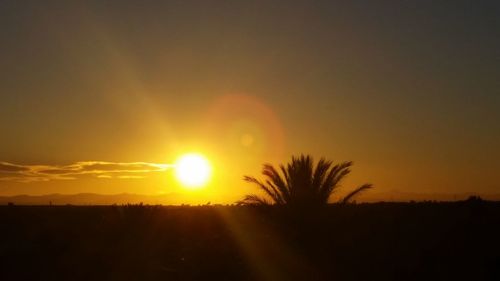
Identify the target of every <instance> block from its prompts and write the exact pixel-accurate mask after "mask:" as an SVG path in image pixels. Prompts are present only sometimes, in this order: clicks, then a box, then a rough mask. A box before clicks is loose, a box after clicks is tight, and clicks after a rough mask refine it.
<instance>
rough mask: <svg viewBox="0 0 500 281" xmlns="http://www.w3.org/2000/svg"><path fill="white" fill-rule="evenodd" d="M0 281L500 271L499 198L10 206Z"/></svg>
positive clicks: (0, 220) (408, 276)
mask: <svg viewBox="0 0 500 281" xmlns="http://www.w3.org/2000/svg"><path fill="white" fill-rule="evenodd" d="M0 225H1V228H2V229H1V232H0V270H1V271H0V272H1V276H2V277H1V278H0V279H1V280H500V241H499V239H500V203H496V202H485V201H481V200H471V201H466V202H455V203H432V202H427V203H376V204H357V205H345V206H341V205H332V206H328V207H326V208H323V209H318V210H314V211H304V210H290V209H286V208H275V207H263V208H258V207H237V206H199V207H187V206H186V207H172V206H137V205H134V206H1V207H0Z"/></svg>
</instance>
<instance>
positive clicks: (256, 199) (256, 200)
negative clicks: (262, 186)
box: [236, 194, 272, 206]
mask: <svg viewBox="0 0 500 281" xmlns="http://www.w3.org/2000/svg"><path fill="white" fill-rule="evenodd" d="M236 205H238V206H242V205H260V206H264V205H265V206H267V205H272V202H269V201H268V200H266V199H265V198H263V197H260V196H258V195H255V194H250V195H246V196H245V197H244V198H243V199H242V200H239V201H237V202H236Z"/></svg>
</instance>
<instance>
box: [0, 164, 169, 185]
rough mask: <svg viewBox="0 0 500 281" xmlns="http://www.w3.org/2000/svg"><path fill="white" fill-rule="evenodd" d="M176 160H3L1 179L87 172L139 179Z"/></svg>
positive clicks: (45, 178)
mask: <svg viewBox="0 0 500 281" xmlns="http://www.w3.org/2000/svg"><path fill="white" fill-rule="evenodd" d="M171 167H173V165H172V164H158V163H147V162H130V163H115V162H103V161H85V162H76V163H73V164H70V165H17V164H12V163H7V162H0V181H16V182H36V181H50V180H73V179H77V178H81V177H85V176H90V177H95V178H99V179H110V178H118V179H137V178H144V177H146V176H148V174H150V173H157V172H163V171H166V170H167V169H169V168H171Z"/></svg>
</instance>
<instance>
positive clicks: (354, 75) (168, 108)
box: [0, 0, 500, 202]
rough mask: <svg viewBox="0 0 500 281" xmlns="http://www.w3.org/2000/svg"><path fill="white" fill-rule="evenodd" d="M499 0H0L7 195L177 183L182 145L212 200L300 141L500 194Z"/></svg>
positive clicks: (3, 184) (364, 175) (414, 177)
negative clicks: (209, 173) (203, 169)
mask: <svg viewBox="0 0 500 281" xmlns="http://www.w3.org/2000/svg"><path fill="white" fill-rule="evenodd" d="M21 2H22V3H21ZM69 2H71V3H69ZM160 2H161V3H160ZM499 3H500V2H499V1H477V0H471V1H458V0H457V1H422V0H418V1H417V0H415V1H409V0H408V1H372V0H366V1H185V0H183V1H0V42H1V44H0V162H3V164H0V179H1V180H0V195H13V194H47V193H79V192H95V193H105V194H112V193H122V192H132V193H141V194H158V193H171V192H181V189H180V187H179V186H178V184H177V183H176V182H175V181H174V180H173V179H172V172H171V171H170V170H171V169H170V168H169V166H168V165H169V164H171V163H173V162H174V161H175V159H176V158H177V157H178V156H179V155H181V154H182V153H185V152H189V151H198V152H200V153H203V154H205V155H206V156H207V157H208V158H209V159H210V160H211V161H212V162H213V164H214V169H215V173H214V176H213V180H212V183H211V184H210V186H209V187H208V188H207V189H206V190H205V191H204V193H203V196H204V197H203V200H205V199H207V198H209V199H211V200H212V201H216V202H217V201H220V202H232V201H233V200H235V199H238V198H239V197H240V196H242V195H243V194H245V193H247V192H250V191H253V190H252V187H251V186H249V185H248V184H246V183H244V182H243V181H242V176H243V175H244V174H251V175H256V174H258V173H259V171H260V168H261V164H262V163H264V162H271V163H274V164H276V163H279V162H281V161H287V160H288V159H289V158H290V156H291V155H292V154H299V153H310V154H312V155H314V156H315V157H316V158H317V159H318V158H319V157H321V156H325V157H327V158H329V159H332V160H335V161H343V160H353V161H354V162H355V166H354V169H353V173H352V174H351V175H350V176H349V179H348V180H347V181H346V182H345V188H346V189H344V190H348V188H349V187H354V186H355V185H358V184H361V183H364V182H371V183H373V184H374V185H375V186H376V188H377V189H378V191H379V192H384V191H393V190H399V191H405V192H424V193H428V192H431V193H432V192H438V193H440V192H445V193H460V192H469V191H472V192H479V193H498V192H500V172H499V171H500V149H499V147H498V145H499V144H500V122H499V121H500V4H499ZM138 162H139V163H138ZM92 165H94V166H92ZM96 165H97V166H96ZM43 171H45V172H43ZM47 171H48V172H47ZM65 175H70V176H65ZM189 196H191V197H190V198H191V199H190V200H192V201H193V202H194V201H197V200H198V199H199V198H201V197H200V196H202V195H201V194H200V193H193V194H190V195H189ZM200 200H201V199H200Z"/></svg>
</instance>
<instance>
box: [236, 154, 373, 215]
mask: <svg viewBox="0 0 500 281" xmlns="http://www.w3.org/2000/svg"><path fill="white" fill-rule="evenodd" d="M352 164H353V163H352V162H350V161H349V162H342V163H340V164H336V165H333V162H332V161H328V160H326V159H324V158H321V159H320V160H319V162H318V163H317V165H316V166H315V167H314V161H313V158H312V157H311V156H309V155H307V156H304V155H301V156H300V157H294V156H293V157H292V162H290V163H288V164H287V165H286V166H285V165H280V166H279V170H280V171H278V170H277V169H276V168H275V167H274V166H272V165H270V164H264V166H263V169H262V174H263V175H264V176H265V178H266V179H265V181H264V182H262V181H260V180H258V179H256V178H255V177H250V176H245V177H244V180H245V181H247V182H250V183H254V184H256V185H257V186H258V187H259V188H260V189H261V190H262V191H264V193H265V194H266V196H265V197H263V196H258V195H255V194H250V195H247V196H245V197H244V198H243V200H240V201H238V202H237V203H238V204H240V205H274V204H275V205H289V206H320V205H326V204H327V203H328V200H329V198H330V195H331V194H332V193H333V192H334V191H335V190H337V188H338V187H339V184H340V182H341V181H342V179H343V178H344V177H345V176H346V175H347V174H349V173H350V171H351V170H350V167H351V166H352ZM372 187H373V186H372V185H371V184H364V185H362V186H360V187H358V188H356V189H355V190H353V191H352V192H350V193H349V194H348V195H347V196H345V197H344V198H343V199H342V200H340V203H342V204H346V203H348V202H349V200H351V199H352V198H354V197H355V196H356V195H358V194H359V193H360V192H362V191H364V190H366V189H370V188H372Z"/></svg>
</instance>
